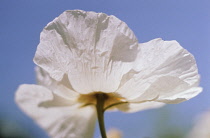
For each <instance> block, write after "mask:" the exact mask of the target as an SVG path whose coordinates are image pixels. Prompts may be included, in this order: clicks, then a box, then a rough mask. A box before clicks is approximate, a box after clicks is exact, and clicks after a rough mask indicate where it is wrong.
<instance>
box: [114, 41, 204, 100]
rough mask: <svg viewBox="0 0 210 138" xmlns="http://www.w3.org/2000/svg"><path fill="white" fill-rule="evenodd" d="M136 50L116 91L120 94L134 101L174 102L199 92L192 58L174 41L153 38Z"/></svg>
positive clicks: (195, 67)
mask: <svg viewBox="0 0 210 138" xmlns="http://www.w3.org/2000/svg"><path fill="white" fill-rule="evenodd" d="M140 48H141V51H140V52H139V54H138V58H137V59H136V62H135V65H136V66H135V67H134V68H133V70H131V71H129V72H128V73H127V74H125V75H124V76H123V78H124V79H122V82H121V83H122V84H121V85H120V88H119V89H118V90H117V92H118V93H119V94H120V95H122V96H123V97H126V98H127V99H128V100H130V101H135V102H136V101H138V102H140V101H145V100H151V99H154V98H155V97H158V98H156V100H157V101H162V102H166V103H178V102H181V101H185V100H188V99H190V98H192V97H194V96H195V95H197V94H198V93H200V92H201V91H202V89H201V88H199V87H197V86H198V84H199V75H198V71H197V66H196V62H195V59H194V57H193V56H192V55H191V54H190V53H189V52H188V51H187V50H185V49H183V48H182V47H181V46H180V45H179V44H178V43H177V42H176V41H163V40H161V39H154V40H151V41H149V42H147V43H143V44H140ZM186 91H187V94H186V95H185V92H186ZM180 99H182V100H180Z"/></svg>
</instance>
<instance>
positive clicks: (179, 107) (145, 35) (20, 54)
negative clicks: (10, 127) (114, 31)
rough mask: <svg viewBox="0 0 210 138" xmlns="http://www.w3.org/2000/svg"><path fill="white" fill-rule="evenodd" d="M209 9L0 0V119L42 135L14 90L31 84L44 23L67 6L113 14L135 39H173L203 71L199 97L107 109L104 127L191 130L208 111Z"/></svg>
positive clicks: (149, 1)
mask: <svg viewBox="0 0 210 138" xmlns="http://www.w3.org/2000/svg"><path fill="white" fill-rule="evenodd" d="M209 7H210V1H209V0H184V1H183V0H74V1H73V0H60V1H58V0H36V1H32V0H28V1H26V0H18V1H15V0H13V1H8V0H0V27H1V30H0V117H4V120H10V121H13V122H15V123H16V125H17V126H18V127H20V128H23V129H24V130H25V131H27V132H29V134H30V135H31V137H40V138H45V137H46V134H45V132H44V131H43V130H41V129H40V128H39V127H38V126H37V125H36V124H35V123H34V122H33V120H31V119H30V118H29V117H27V116H26V115H25V114H24V113H22V112H21V111H20V110H19V108H18V107H17V106H16V105H15V103H14V94H15V91H16V89H17V87H18V86H19V85H20V84H23V83H27V84H34V83H35V74H34V66H35V64H34V63H33V61H32V59H33V56H34V53H35V51H36V47H37V45H38V43H39V35H40V32H41V31H42V29H43V27H44V26H45V25H46V24H47V23H48V22H50V21H52V20H53V19H54V18H55V17H57V16H58V15H59V14H61V13H62V12H63V11H65V10H73V9H81V10H86V11H95V12H103V13H106V14H108V15H115V16H117V17H118V18H119V19H121V20H123V21H124V22H126V23H127V24H128V26H129V27H130V28H131V29H132V30H133V32H134V33H135V35H136V36H137V38H138V40H139V42H147V41H149V40H151V39H154V38H159V37H160V38H162V39H164V40H177V41H178V42H179V43H180V44H181V45H182V46H183V47H184V48H185V49H187V50H188V51H190V52H191V53H192V54H193V55H194V56H195V58H196V61H197V64H198V68H199V73H200V74H201V84H200V85H201V86H202V87H203V88H204V91H203V93H201V94H200V95H199V96H197V97H195V98H193V99H191V100H189V101H186V102H183V103H181V104H175V105H168V106H166V107H163V108H161V109H155V110H148V111H143V112H138V113H134V114H125V113H121V112H115V113H107V114H106V116H105V118H106V127H107V129H108V128H111V127H115V128H119V129H121V130H122V131H123V133H124V137H125V138H127V137H144V136H148V137H151V138H154V137H155V135H156V133H157V132H156V131H157V126H159V125H161V124H162V126H161V130H160V131H163V130H165V129H166V128H167V127H168V125H169V126H170V127H177V126H178V127H179V126H182V127H183V128H184V129H185V130H189V129H190V127H191V125H192V123H193V120H194V119H195V117H196V116H197V115H199V114H200V113H202V112H203V111H206V110H208V109H210V100H209V97H210V93H209V92H210V90H209V89H210V78H209V77H210V69H209V65H210V54H209V53H210V39H209V38H210V9H209ZM166 120H167V121H166ZM164 123H168V124H167V125H165V127H164V125H163V124H164ZM159 129H160V128H159ZM95 135H96V136H98V135H99V133H98V129H97V131H96V134H95Z"/></svg>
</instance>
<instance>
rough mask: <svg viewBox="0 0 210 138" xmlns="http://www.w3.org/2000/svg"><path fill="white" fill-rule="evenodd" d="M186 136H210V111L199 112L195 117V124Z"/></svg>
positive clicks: (205, 137)
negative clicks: (197, 116)
mask: <svg viewBox="0 0 210 138" xmlns="http://www.w3.org/2000/svg"><path fill="white" fill-rule="evenodd" d="M187 138H210V111H208V112H205V113H203V114H201V115H200V116H199V118H197V120H196V123H195V126H194V127H193V129H192V130H191V131H190V133H189V135H188V136H187Z"/></svg>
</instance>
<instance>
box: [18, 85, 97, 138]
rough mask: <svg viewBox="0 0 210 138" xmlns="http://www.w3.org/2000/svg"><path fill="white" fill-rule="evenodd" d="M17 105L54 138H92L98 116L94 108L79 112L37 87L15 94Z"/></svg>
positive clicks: (22, 89)
mask: <svg viewBox="0 0 210 138" xmlns="http://www.w3.org/2000/svg"><path fill="white" fill-rule="evenodd" d="M15 98H16V102H17V104H18V105H19V106H20V108H21V109H22V110H23V111H24V112H25V113H27V114H28V115H29V116H31V117H32V118H33V119H34V120H35V121H36V122H37V123H38V124H39V125H40V126H41V127H42V128H44V129H45V130H46V131H47V132H48V133H49V135H50V136H51V137H54V138H58V137H62V138H91V137H92V136H93V131H94V125H95V119H96V113H95V109H94V108H92V107H84V108H79V107H78V105H77V104H75V105H72V103H68V101H66V100H65V99H62V97H59V98H58V97H55V95H53V93H51V91H50V90H48V89H46V88H44V87H43V86H38V85H26V84H25V85H21V86H20V87H19V88H18V90H17V92H16V97H15Z"/></svg>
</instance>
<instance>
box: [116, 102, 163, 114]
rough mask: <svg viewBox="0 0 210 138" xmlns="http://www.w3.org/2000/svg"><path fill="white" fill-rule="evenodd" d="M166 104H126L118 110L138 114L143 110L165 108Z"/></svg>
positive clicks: (119, 106)
mask: <svg viewBox="0 0 210 138" xmlns="http://www.w3.org/2000/svg"><path fill="white" fill-rule="evenodd" d="M164 105H165V104H164V103H161V102H154V101H151V102H143V103H125V104H121V105H118V106H117V108H118V109H119V110H121V111H123V112H128V113H133V112H138V111H142V110H147V109H154V108H160V107H162V106H164Z"/></svg>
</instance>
